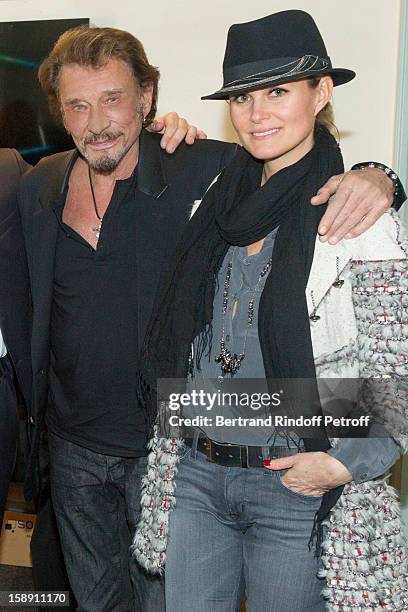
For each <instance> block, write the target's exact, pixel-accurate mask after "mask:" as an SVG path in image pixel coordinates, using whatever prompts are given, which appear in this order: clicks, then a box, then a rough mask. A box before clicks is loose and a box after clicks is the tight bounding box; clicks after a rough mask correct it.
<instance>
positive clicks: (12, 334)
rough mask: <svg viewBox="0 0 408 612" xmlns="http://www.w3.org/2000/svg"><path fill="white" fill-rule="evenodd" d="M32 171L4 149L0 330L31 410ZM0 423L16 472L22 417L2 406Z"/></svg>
mask: <svg viewBox="0 0 408 612" xmlns="http://www.w3.org/2000/svg"><path fill="white" fill-rule="evenodd" d="M29 167H30V166H29V165H28V164H26V163H25V162H24V161H23V160H22V158H21V157H20V155H19V154H18V153H17V152H16V151H14V150H12V149H0V329H1V333H2V336H3V339H4V342H5V344H6V347H7V351H8V354H9V356H10V357H11V360H12V362H13V365H14V369H15V372H16V375H17V379H18V383H19V386H20V389H21V392H22V394H23V396H24V400H25V402H26V404H27V407H29V404H30V397H31V361H30V332H31V323H30V318H31V307H30V294H29V285H28V274H27V264H26V256H25V250H24V240H23V235H22V231H21V222H20V215H19V211H18V207H17V190H18V185H19V182H20V177H21V175H22V174H23V173H24V172H25V171H26V170H28V168H29ZM0 402H1V398H0ZM6 415H7V416H6ZM0 419H1V426H0V453H2V457H1V465H2V466H11V467H10V469H12V466H13V463H14V460H15V451H16V445H17V432H18V415H17V412H15V413H14V411H13V412H12V413H10V412H9V411H8V410H7V406H1V405H0ZM7 471H8V470H7ZM0 482H1V488H2V490H1V491H0V500H4V499H5V497H6V494H7V485H8V483H7V478H6V479H5V478H0ZM0 512H1V509H0Z"/></svg>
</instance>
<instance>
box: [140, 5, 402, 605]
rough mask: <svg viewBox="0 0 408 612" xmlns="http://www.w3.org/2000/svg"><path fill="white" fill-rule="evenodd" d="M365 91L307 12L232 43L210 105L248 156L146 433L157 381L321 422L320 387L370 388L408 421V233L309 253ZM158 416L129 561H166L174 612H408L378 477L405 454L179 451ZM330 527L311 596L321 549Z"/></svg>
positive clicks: (198, 232)
mask: <svg viewBox="0 0 408 612" xmlns="http://www.w3.org/2000/svg"><path fill="white" fill-rule="evenodd" d="M354 76H355V75H354V73H353V72H352V71H350V70H346V69H336V68H333V67H332V65H331V62H330V59H329V57H328V55H327V51H326V49H325V46H324V43H323V40H322V38H321V36H320V33H319V31H318V29H317V27H316V25H315V23H314V22H313V20H312V18H311V17H310V16H309V15H308V14H306V13H304V12H302V11H284V12H282V13H277V14H275V15H271V16H269V17H266V18H264V19H260V20H256V21H254V22H250V23H247V24H240V25H235V26H232V28H231V29H230V31H229V35H228V42H227V50H226V55H225V59H224V86H223V87H222V88H221V89H220V90H219V91H217V92H215V94H212V95H211V96H206V98H207V99H229V105H230V114H231V119H232V123H233V125H234V127H235V129H236V131H237V133H238V135H239V137H240V139H241V141H242V144H243V146H244V148H245V150H242V151H240V152H238V154H237V156H236V158H235V159H234V161H233V162H232V163H231V165H230V166H229V167H228V168H227V169H226V170H225V171H224V172H223V173H222V175H221V176H220V177H219V178H218V181H217V182H216V184H215V185H214V186H213V187H212V188H211V190H210V191H209V192H208V194H207V195H206V197H205V199H204V201H203V203H202V204H201V206H200V207H199V209H198V211H197V213H196V214H195V216H194V218H193V220H192V222H191V223H190V224H189V225H188V227H187V228H186V231H185V232H184V234H183V237H182V241H181V243H180V245H179V248H178V250H177V253H176V256H175V259H174V262H173V269H172V273H171V274H170V275H169V280H168V284H167V286H166V288H165V290H164V293H163V295H162V299H161V301H160V308H159V309H158V311H157V313H156V315H155V317H154V319H153V321H152V324H151V328H150V332H149V334H148V337H147V340H146V345H145V350H144V370H143V373H142V375H141V388H142V390H143V393H144V396H145V398H147V399H146V402H147V406H148V410H149V414H150V416H152V415H153V414H155V410H154V406H155V402H154V401H152V398H153V397H154V391H155V387H156V383H155V379H156V378H176V379H177V378H178V379H186V378H187V377H188V378H189V383H188V387H189V388H192V387H193V386H200V385H202V384H204V383H205V382H206V381H207V379H214V378H218V379H219V380H218V382H219V384H220V385H221V386H222V385H225V383H226V381H228V380H229V379H231V377H233V378H234V380H235V381H238V380H239V379H240V378H246V379H248V378H251V379H253V378H264V379H266V380H267V381H268V385H269V389H271V386H270V381H273V380H280V381H282V380H283V381H290V380H291V379H297V380H298V379H302V380H306V381H308V382H307V384H306V385H305V386H302V387H300V386H299V384H298V382H296V384H295V385H292V387H294V391H295V397H292V400H293V402H292V404H291V405H290V410H291V411H292V412H291V415H292V416H294V417H299V416H303V417H304V416H306V417H310V418H312V417H313V418H315V419H316V421H315V422H316V423H317V424H319V423H320V422H319V417H321V416H322V408H321V405H320V399H319V396H318V393H317V391H318V388H317V380H316V377H318V378H320V379H323V378H332V377H339V378H345V379H346V378H359V377H360V378H369V379H373V378H374V377H376V378H377V379H378V378H380V380H381V384H382V388H381V389H378V388H377V389H373V386H372V385H371V386H369V388H368V391H367V390H366V394H367V393H371V396H370V398H369V400H367V402H368V404H367V405H368V407H369V409H370V415H373V414H374V415H375V416H376V417H377V420H381V421H382V422H383V423H386V424H388V423H389V422H391V423H397V422H398V416H400V417H401V416H403V417H404V416H405V414H404V405H405V404H404V397H403V395H402V393H401V392H400V389H398V388H397V389H394V388H392V385H391V382H390V380H391V381H394V380H396V379H397V377H398V376H401V377H402V376H406V375H407V373H408V360H407V350H406V349H407V327H406V326H407V323H408V321H407V310H406V308H405V306H406V304H405V302H406V301H407V298H406V297H405V294H404V292H406V288H407V285H408V275H407V271H408V264H407V259H406V252H407V242H406V237H405V234H404V233H403V229H402V228H401V225H400V222H399V220H398V218H397V217H396V216H394V215H393V214H392V213H390V214H387V215H385V216H384V217H383V218H382V219H381V220H380V221H379V222H378V223H377V225H376V226H375V227H374V228H372V229H371V230H370V231H369V232H367V234H365V235H364V236H362V237H361V238H359V239H356V240H355V241H350V242H348V241H346V242H342V243H340V244H338V245H336V246H335V247H332V246H328V245H327V244H324V243H321V242H320V241H319V240H318V239H316V237H317V228H318V224H319V220H320V218H321V215H322V211H321V210H317V209H315V208H312V207H311V206H310V205H309V201H310V196H311V195H312V194H313V193H314V192H315V191H316V189H317V188H318V186H319V185H320V184H322V183H323V182H324V181H325V180H326V177H329V176H330V175H331V174H333V173H335V174H337V173H340V172H342V159H341V154H340V150H339V148H338V146H337V144H336V142H335V140H334V138H333V137H332V136H331V135H330V133H329V131H328V129H327V126H328V124H329V119H330V106H329V101H330V98H331V93H332V87H333V85H341V84H343V83H346V82H347V81H350V80H351V79H352V78H353V77H354ZM390 375H391V379H390V378H385V382H384V384H383V377H390ZM377 386H378V387H379V386H380V385H379V384H378V385H377ZM152 390H153V393H152ZM380 391H381V393H380ZM292 392H293V388H291V393H292ZM319 393H320V396H321V386H319ZM367 402H366V403H367ZM376 404H378V406H379V409H380V410H379V411H378V410H374V409H375V408H376ZM384 406H388V407H389V410H388V411H387V412H386V413H385V414H381V410H383V408H384ZM235 408H236V406H234V407H233V409H235ZM185 412H186V414H188V410H187V411H185ZM378 412H380V413H378ZM190 413H191V407H190ZM273 413H274V412H273V408H271V409H270V414H273ZM159 416H160V418H159V419H158V425H157V427H156V431H155V436H154V438H153V441H152V451H151V454H150V457H149V470H148V475H147V477H146V479H145V485H144V495H143V499H142V504H143V513H142V522H141V524H140V527H139V530H138V533H137V534H136V537H135V541H134V550H135V553H136V556H137V558H138V560H139V561H140V562H141V563H142V564H143V565H144V566H145V567H146V568H147V569H148V570H150V571H158V570H160V568H162V567H163V564H164V559H165V557H166V603H167V610H168V612H176V611H177V612H179V611H181V610H182V611H187V610H188V611H189V612H190V611H194V612H204V611H205V610H211V611H216V612H227V611H230V610H231V611H233V610H238V608H239V604H240V600H241V598H242V595H243V592H244V591H246V594H247V610H248V611H250V612H255V611H258V610H272V611H274V612H275V611H276V612H284V611H288V612H289V611H290V612H296V611H300V610H302V611H310V612H312V611H313V612H318V611H319V610H324V609H330V610H340V609H348V610H362V609H367V610H373V609H386V610H390V611H391V610H392V611H393V612H395V611H396V610H404V609H407V606H408V598H407V589H408V565H407V557H406V549H405V542H404V539H403V537H402V533H401V525H400V522H399V518H398V505H397V502H396V501H395V494H394V492H393V491H392V489H390V487H388V485H387V484H386V483H385V481H384V479H378V477H380V476H381V475H383V474H384V473H385V472H386V470H387V469H388V468H389V467H390V466H391V465H392V464H393V463H394V462H395V460H396V458H397V456H398V453H397V451H396V448H397V445H396V442H395V441H394V440H392V439H391V438H390V437H382V438H377V439H375V438H373V437H371V438H366V439H361V440H358V441H356V440H355V441H353V440H352V439H340V440H332V441H331V442H330V441H329V439H328V437H327V434H326V431H325V430H324V428H323V427H321V426H320V425H318V426H316V427H315V428H314V429H313V433H312V434H311V430H309V431H306V432H305V431H304V429H301V428H294V429H289V430H288V429H286V430H282V429H279V428H276V429H275V428H272V429H271V428H269V429H268V428H266V427H261V428H259V429H257V430H256V431H250V429H249V428H248V429H244V430H239V428H238V429H235V430H233V429H229V430H228V429H227V428H225V429H223V430H222V431H218V430H216V428H214V427H213V426H212V425H211V423H210V424H208V422H203V424H200V428H199V429H198V428H197V430H196V431H195V432H194V434H193V436H192V437H190V439H186V440H185V442H186V444H185V445H184V444H183V442H182V441H181V440H179V439H177V438H174V437H172V438H166V437H165V436H164V434H165V433H166V432H167V431H168V430H169V428H168V427H167V429H166V424H167V425H168V415H167V413H166V411H164V414H160V415H159ZM381 427H382V425H376V424H374V425H373V426H372V430H371V436H375V435H376V434H377V435H378V431H384V430H383V429H381ZM398 433H399V435H400V437H402V433H403V432H401V431H400V432H398ZM392 434H393V435H395V438H396V439H397V438H398V436H397V432H396V429H395V428H394V429H393V431H392ZM398 441H399V443H400V445H403V443H402V441H401V440H400V438H398ZM286 470H287V471H286ZM173 479H174V481H173ZM374 479H375V480H374ZM169 510H171V511H172V512H169ZM323 521H325V525H326V529H325V537H324V542H323V544H322V547H321V549H320V546H319V544H320V542H319V541H318V542H317V550H318V551H319V552H321V553H322V558H321V561H322V567H321V568H320V578H318V577H317V572H318V569H319V567H318V564H319V559H316V557H315V555H314V550H313V547H311V546H310V543H311V541H312V540H313V536H314V535H315V534H317V535H321V532H322V522H323ZM167 532H168V534H167ZM167 535H168V544H167V542H166V540H167ZM318 540H319V539H318ZM166 544H167V551H166ZM323 577H325V578H326V581H327V588H326V589H325V590H324V597H325V599H326V601H325V600H324V599H323V596H322V594H321V592H322V590H323V587H324V583H323Z"/></svg>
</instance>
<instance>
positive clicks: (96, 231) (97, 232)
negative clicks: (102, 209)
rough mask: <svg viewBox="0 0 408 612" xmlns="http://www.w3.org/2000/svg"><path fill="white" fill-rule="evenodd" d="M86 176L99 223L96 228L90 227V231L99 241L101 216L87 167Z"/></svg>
mask: <svg viewBox="0 0 408 612" xmlns="http://www.w3.org/2000/svg"><path fill="white" fill-rule="evenodd" d="M88 176H89V184H90V186H91V193H92V201H93V205H94V210H95V215H96V216H97V218H98V221H99V224H98V225H97V226H96V227H92V228H91V229H92V231H93V232H95V236H96V237H97V238H98V239H99V236H100V235H101V229H102V221H103V215H102V216H101V215H100V214H99V210H98V207H97V205H96V198H95V191H94V187H93V183H92V175H91V169H90V167H89V166H88Z"/></svg>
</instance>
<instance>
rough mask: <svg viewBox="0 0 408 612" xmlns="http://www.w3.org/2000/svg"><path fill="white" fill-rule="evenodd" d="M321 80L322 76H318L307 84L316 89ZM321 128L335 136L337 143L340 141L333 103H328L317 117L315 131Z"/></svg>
mask: <svg viewBox="0 0 408 612" xmlns="http://www.w3.org/2000/svg"><path fill="white" fill-rule="evenodd" d="M321 78H322V77H321V76H316V77H313V78H311V79H307V82H308V83H309V86H310V87H311V88H312V89H315V88H316V87H317V86H318V85H319V83H320V79H321ZM320 127H324V128H326V129H327V130H328V131H329V132H330V134H332V136H334V138H335V139H336V140H337V142H338V141H339V140H340V133H339V130H338V129H337V126H336V124H335V123H334V110H333V105H332V103H331V102H328V103H327V104H326V106H325V107H324V108H322V110H321V111H320V112H319V113H318V114H317V116H316V125H315V130H318V129H319V128H320Z"/></svg>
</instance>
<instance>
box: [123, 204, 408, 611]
mask: <svg viewBox="0 0 408 612" xmlns="http://www.w3.org/2000/svg"><path fill="white" fill-rule="evenodd" d="M407 255H408V236H407V233H406V230H405V228H404V227H403V226H402V223H401V221H400V219H399V217H398V215H397V214H396V213H395V212H394V211H389V212H387V213H385V214H384V215H383V217H382V218H381V219H380V220H379V221H378V222H377V223H376V224H375V225H374V226H373V227H372V228H371V229H369V230H368V231H367V232H366V233H365V234H363V235H362V236H361V237H359V238H357V239H354V240H350V241H346V240H345V241H342V242H340V243H338V244H337V245H335V246H332V245H328V244H327V243H322V242H320V240H319V239H318V238H316V245H315V252H314V258H313V263H312V267H311V271H310V275H309V280H308V284H307V288H306V299H307V304H308V310H309V316H311V317H312V319H315V320H314V321H313V320H311V322H310V325H311V337H312V344H313V353H314V358H315V366H316V373H317V376H318V378H320V379H323V378H324V379H330V378H359V377H360V378H367V379H372V380H374V379H376V381H377V383H378V381H380V382H381V384H382V385H383V386H384V396H383V397H382V400H381V402H379V403H380V406H379V409H381V410H382V411H384V410H385V409H386V410H385V412H386V414H385V415H384V413H382V418H383V420H385V421H386V423H387V424H389V425H390V427H394V425H395V424H397V425H399V427H400V429H399V430H398V431H396V430H395V427H394V428H393V429H392V430H391V431H392V432H393V436H394V437H395V439H396V441H397V442H398V443H399V444H400V446H401V449H402V450H405V451H406V450H407V447H408V445H407V437H406V432H405V431H404V428H402V430H401V423H402V425H404V421H407V419H406V416H407V413H408V402H407V399H408V394H407V386H406V383H405V381H406V380H408V379H407V375H408V259H407ZM339 279H340V280H342V281H344V282H343V283H342V284H341V287H339V286H335V285H333V283H334V282H335V281H336V280H339ZM338 285H339V284H338ZM313 315H316V316H313ZM317 317H319V318H317ZM404 377H405V378H404ZM395 381H398V385H397V387H395ZM370 410H371V411H374V412H375V406H370ZM407 423H408V421H407ZM407 427H408V426H407ZM394 432H395V433H394ZM404 434H405V437H404ZM331 442H332V444H333V445H335V444H336V440H332V441H331ZM182 448H183V442H182V441H181V440H178V439H165V438H160V437H159V436H158V435H157V432H156V435H154V436H153V439H152V440H151V443H150V454H149V459H148V470H147V474H146V476H145V478H144V482H143V492H142V515H141V521H140V524H139V526H138V528H137V531H136V534H135V537H134V543H133V552H134V554H135V556H136V558H137V560H138V561H139V563H141V565H142V566H143V567H145V569H147V570H148V571H150V572H153V573H157V572H161V571H162V569H163V567H164V564H165V551H166V540H167V532H168V521H169V512H170V511H171V509H172V508H173V507H174V505H175V503H176V497H177V496H176V492H175V483H174V475H175V474H176V472H177V462H178V458H179V456H180V452H181V449H182ZM320 575H321V576H322V577H325V578H326V588H325V589H324V591H323V595H324V597H325V599H326V600H327V609H328V610H330V611H331V612H337V611H340V610H342V611H343V612H344V611H345V610H348V611H356V612H357V611H359V610H379V609H381V610H387V611H389V612H397V611H400V610H401V611H402V610H407V609H408V553H407V547H406V542H405V539H404V536H403V530H402V526H401V520H400V511H399V505H398V500H397V494H396V492H395V490H394V489H392V487H391V486H390V485H389V484H388V483H387V479H386V478H385V477H381V478H378V479H375V480H372V481H368V482H364V483H362V484H355V483H353V482H351V483H350V484H348V485H346V486H345V488H344V492H343V494H342V495H341V497H340V499H339V501H338V502H337V504H336V505H335V507H334V508H333V509H332V511H331V512H330V516H329V519H328V520H327V521H326V524H325V539H324V542H323V546H322V558H321V570H320Z"/></svg>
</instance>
